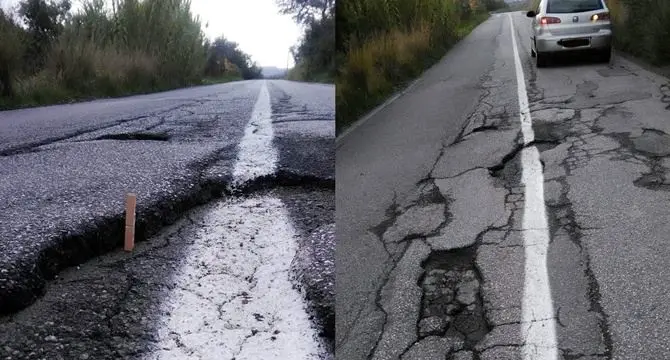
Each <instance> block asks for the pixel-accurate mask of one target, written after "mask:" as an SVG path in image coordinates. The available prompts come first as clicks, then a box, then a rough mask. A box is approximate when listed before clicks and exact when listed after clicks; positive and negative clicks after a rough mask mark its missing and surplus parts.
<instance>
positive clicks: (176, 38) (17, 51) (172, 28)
mask: <svg viewBox="0 0 670 360" xmlns="http://www.w3.org/2000/svg"><path fill="white" fill-rule="evenodd" d="M66 2H67V1H65V2H64V3H66ZM56 3H57V2H45V1H38V0H36V1H33V2H30V4H33V5H35V6H38V7H41V8H40V11H42V12H43V13H45V14H50V12H55V11H60V12H61V13H59V14H60V15H59V16H58V17H48V16H46V15H45V16H46V17H39V16H40V15H39V14H37V15H34V16H37V19H38V20H39V21H41V23H40V25H39V26H37V25H36V26H34V27H29V26H28V27H26V26H21V25H20V24H19V22H20V21H21V20H24V21H25V20H26V19H29V18H28V15H25V14H22V13H21V12H20V11H19V12H17V13H7V12H4V11H3V10H1V9H0V110H8V109H14V108H23V107H31V106H40V105H48V104H59V103H68V102H73V101H81V100H91V99H96V98H108V97H118V96H127V95H133V94H145V93H150V92H156V91H164V90H169V89H175V88H183V87H189V86H194V85H202V84H215V83H221V82H229V81H234V80H240V79H241V78H242V77H245V78H253V77H254V76H256V74H255V71H258V74H260V72H259V71H260V70H259V69H256V68H255V64H252V65H250V64H249V63H248V59H247V56H246V54H244V53H242V52H241V50H239V49H238V48H237V44H236V43H233V42H230V41H227V40H226V39H225V38H223V37H221V38H217V39H216V40H215V41H214V42H210V41H209V40H208V39H206V38H205V35H204V33H203V31H202V24H201V22H200V20H199V18H198V17H197V16H195V15H194V14H193V13H192V12H191V9H190V0H170V1H166V0H112V1H104V0H83V2H82V7H81V8H80V9H79V10H78V11H76V12H70V11H69V8H67V7H66V8H63V9H61V8H58V9H61V10H56V9H55V8H50V6H55V5H53V4H56ZM21 4H23V3H21ZM22 16H23V18H22ZM42 27H44V28H42ZM51 27H53V28H55V29H58V31H57V32H54V33H50V34H51V35H49V37H48V38H44V36H43V32H44V31H43V30H44V29H50V28H51ZM37 40H40V41H37ZM258 76H260V75H258Z"/></svg>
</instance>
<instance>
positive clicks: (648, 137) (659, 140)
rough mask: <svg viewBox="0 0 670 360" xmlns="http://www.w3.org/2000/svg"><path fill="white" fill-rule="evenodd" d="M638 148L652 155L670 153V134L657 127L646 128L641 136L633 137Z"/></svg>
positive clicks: (660, 155) (666, 154) (661, 155)
mask: <svg viewBox="0 0 670 360" xmlns="http://www.w3.org/2000/svg"><path fill="white" fill-rule="evenodd" d="M632 142H633V146H634V147H635V149H636V150H638V151H640V152H643V153H646V154H649V155H651V156H659V157H664V156H668V155H670V135H668V134H666V133H665V132H663V131H660V130H656V129H644V131H643V132H642V135H641V136H640V137H637V138H634V139H632Z"/></svg>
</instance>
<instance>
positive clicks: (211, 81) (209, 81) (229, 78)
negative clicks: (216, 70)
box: [201, 75, 243, 85]
mask: <svg viewBox="0 0 670 360" xmlns="http://www.w3.org/2000/svg"><path fill="white" fill-rule="evenodd" d="M240 80H243V78H242V76H241V75H226V76H220V77H210V76H208V77H205V78H204V79H202V83H201V85H215V84H223V83H227V82H233V81H240Z"/></svg>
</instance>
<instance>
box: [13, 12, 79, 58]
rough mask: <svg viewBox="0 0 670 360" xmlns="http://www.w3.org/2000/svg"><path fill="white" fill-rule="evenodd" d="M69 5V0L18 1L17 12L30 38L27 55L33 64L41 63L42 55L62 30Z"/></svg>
mask: <svg viewBox="0 0 670 360" xmlns="http://www.w3.org/2000/svg"><path fill="white" fill-rule="evenodd" d="M71 6H72V4H71V3H70V0H60V2H56V1H54V0H50V1H48V2H47V1H46V0H23V1H21V2H20V3H19V10H18V13H19V15H20V16H21V18H22V19H23V23H24V24H25V26H26V27H27V28H28V33H29V35H30V38H31V42H30V44H28V55H29V59H30V60H31V61H32V62H33V64H32V65H33V66H37V67H40V66H42V65H43V62H44V57H45V56H44V55H45V54H46V52H47V51H48V49H49V47H50V45H51V43H52V42H53V41H54V40H55V39H56V38H57V37H58V35H59V34H60V33H61V31H62V30H63V23H64V22H65V19H66V16H67V14H68V12H69V11H70V8H71Z"/></svg>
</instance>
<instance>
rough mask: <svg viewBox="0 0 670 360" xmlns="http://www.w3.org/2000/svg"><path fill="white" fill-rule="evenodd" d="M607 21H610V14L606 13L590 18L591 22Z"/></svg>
mask: <svg viewBox="0 0 670 360" xmlns="http://www.w3.org/2000/svg"><path fill="white" fill-rule="evenodd" d="M609 19H610V13H608V12H604V13H600V14H595V15H593V16H591V20H593V21H609Z"/></svg>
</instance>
